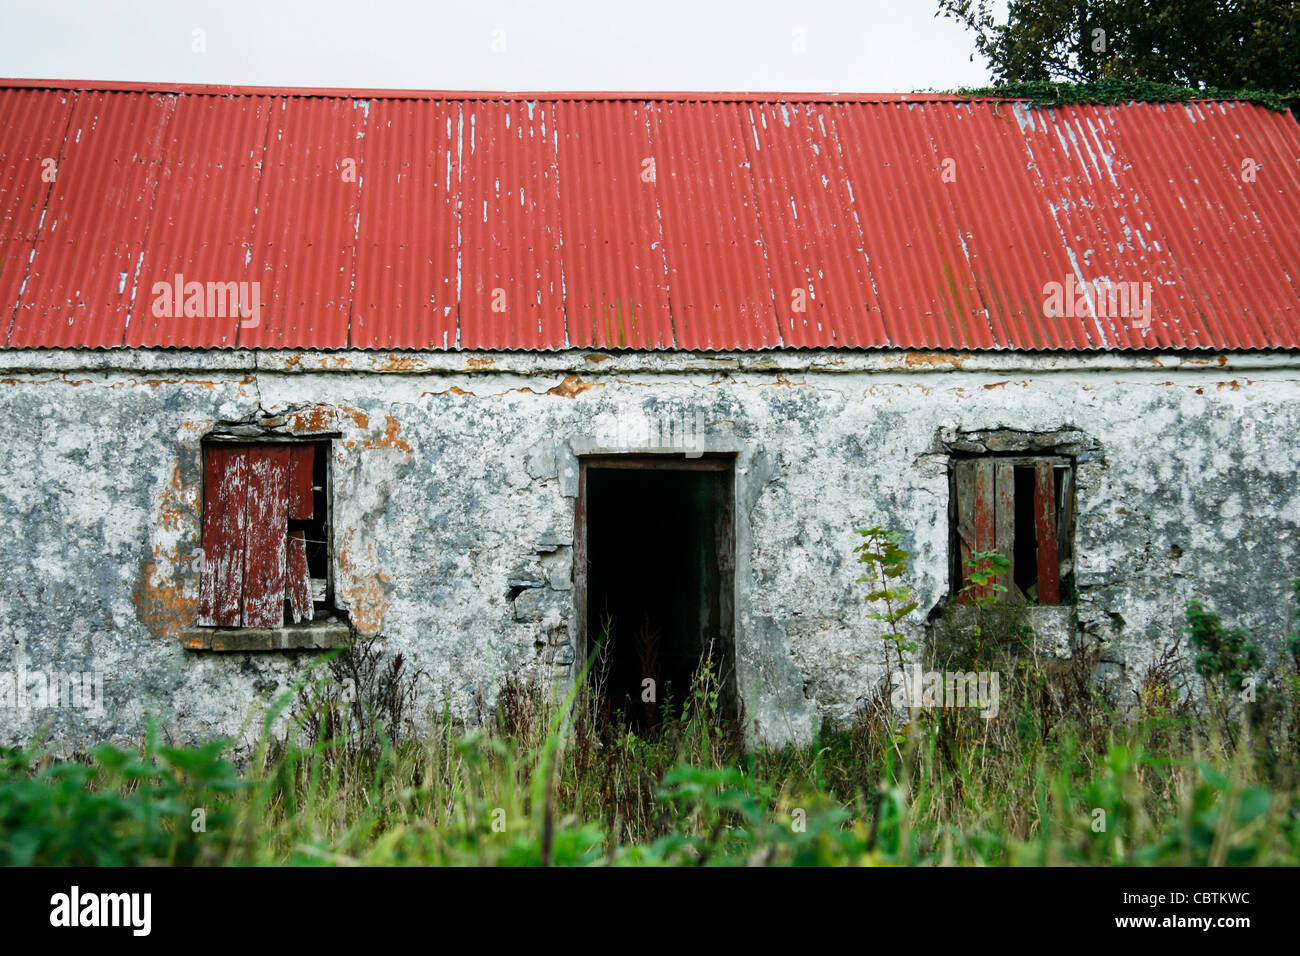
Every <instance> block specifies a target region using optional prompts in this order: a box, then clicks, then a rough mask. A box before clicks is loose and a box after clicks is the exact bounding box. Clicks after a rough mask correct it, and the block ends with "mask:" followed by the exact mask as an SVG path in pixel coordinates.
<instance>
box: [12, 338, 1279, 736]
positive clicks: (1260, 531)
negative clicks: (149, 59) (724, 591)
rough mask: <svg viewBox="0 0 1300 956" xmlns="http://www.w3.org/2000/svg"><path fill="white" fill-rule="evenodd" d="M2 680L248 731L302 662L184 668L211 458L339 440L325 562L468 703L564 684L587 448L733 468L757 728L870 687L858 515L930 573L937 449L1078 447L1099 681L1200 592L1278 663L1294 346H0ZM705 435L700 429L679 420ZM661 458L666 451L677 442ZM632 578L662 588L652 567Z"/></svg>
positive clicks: (55, 728)
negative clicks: (1001, 349)
mask: <svg viewBox="0 0 1300 956" xmlns="http://www.w3.org/2000/svg"><path fill="white" fill-rule="evenodd" d="M0 415H3V418H2V420H3V421H4V423H5V425H4V428H3V432H0V434H2V435H3V456H2V459H0V460H2V463H0V469H3V481H0V527H3V542H4V544H3V554H4V557H5V559H6V560H5V567H6V573H5V574H4V576H3V578H0V625H2V626H3V633H4V638H5V639H4V641H3V647H0V671H4V670H7V669H12V668H14V667H15V666H16V662H17V661H18V655H21V656H22V659H23V660H24V661H25V666H26V667H27V668H28V669H32V668H45V669H47V670H60V671H69V670H77V671H98V672H102V674H103V675H104V695H105V701H104V713H103V715H102V716H98V717H92V716H90V715H88V714H87V713H84V712H81V711H78V710H77V709H75V708H58V709H32V710H27V711H23V710H19V709H12V708H2V707H0V731H2V733H0V736H2V737H3V739H4V742H5V743H10V744H16V743H22V742H26V741H28V740H30V739H31V738H32V737H33V736H34V735H36V734H37V732H38V731H42V730H44V731H46V732H48V736H49V739H50V740H51V741H52V742H54V743H55V744H56V745H57V746H58V747H60V748H64V749H67V750H78V749H84V748H85V747H86V746H88V745H90V744H93V743H95V742H99V741H102V740H110V739H116V740H119V741H123V742H125V741H130V740H135V739H138V738H139V736H140V735H141V734H142V732H143V728H144V726H145V723H146V716H147V715H148V714H150V713H156V714H158V715H159V716H160V718H161V721H162V724H163V726H164V728H166V729H167V731H168V732H169V733H170V734H171V735H172V736H173V737H175V738H176V739H182V740H194V739H203V738H211V737H216V736H231V737H237V738H241V739H244V740H247V739H248V738H249V735H251V734H252V733H255V732H256V729H257V727H258V722H257V721H256V720H255V719H253V720H250V715H251V714H252V713H253V712H254V709H255V706H256V705H257V703H258V702H259V701H263V700H267V699H269V698H270V697H272V696H274V695H276V694H277V693H280V692H283V691H284V690H286V689H287V688H288V687H289V686H290V685H291V684H292V682H293V681H294V680H295V679H296V678H298V677H300V676H301V675H302V674H303V673H304V672H305V670H306V668H307V667H308V666H309V665H310V663H311V662H312V661H313V660H315V659H316V658H317V657H318V653H317V652H311V651H299V652H287V653H281V652H271V653H227V654H217V653H210V652H203V651H193V650H186V649H185V648H184V647H183V646H182V644H181V640H180V637H179V635H180V632H181V630H182V628H185V627H188V626H191V625H193V623H194V617H195V613H196V607H197V600H198V579H199V578H198V574H199V561H200V551H199V533H198V529H199V520H200V502H201V478H202V476H201V443H202V441H203V439H204V437H205V436H206V435H208V434H209V433H211V432H212V430H213V429H214V428H215V427H218V426H225V427H230V426H231V425H232V423H240V422H244V423H262V424H264V425H266V426H267V427H269V428H270V429H272V430H276V429H278V430H281V431H284V432H289V433H294V434H299V435H311V434H327V435H331V436H335V437H333V438H332V442H333V458H332V463H331V467H332V475H333V506H334V514H333V524H334V536H335V543H334V554H335V567H334V574H335V580H336V589H337V593H338V596H339V601H340V603H341V604H342V605H343V606H344V607H345V608H346V609H347V611H348V614H349V615H350V617H351V620H352V621H353V623H354V624H355V625H356V627H357V629H358V630H359V631H361V632H363V633H368V634H382V635H383V636H384V639H385V642H386V644H387V646H388V647H389V648H390V649H392V650H400V651H401V652H402V653H403V654H405V655H406V657H407V659H408V660H409V661H410V662H411V663H412V664H413V665H414V666H415V667H418V668H420V669H421V670H422V671H423V672H424V678H423V683H422V688H423V689H422V699H423V702H424V703H425V704H427V705H429V706H441V705H442V704H444V703H445V704H446V705H448V706H450V707H451V708H452V709H453V710H454V711H455V712H457V713H459V714H461V715H464V716H470V715H472V714H474V713H477V712H479V711H480V710H481V709H482V708H484V707H490V706H491V704H492V701H493V699H494V695H495V691H496V688H497V687H498V686H499V685H500V683H501V681H502V680H504V679H505V678H506V677H508V676H510V675H511V674H514V673H519V672H521V671H523V670H527V669H530V668H533V669H538V670H541V671H543V672H545V673H549V674H554V675H556V676H557V677H559V678H560V679H561V681H563V680H564V679H566V678H570V677H571V676H572V674H573V672H574V671H575V670H576V667H577V665H578V663H580V662H574V657H575V654H574V646H575V644H574V635H575V630H574V629H575V626H576V622H575V621H574V620H573V615H572V611H571V609H572V600H573V597H572V595H573V576H572V556H573V534H574V527H573V521H574V496H575V495H576V493H577V472H578V468H577V462H578V458H577V456H578V455H581V454H586V453H594V452H602V451H604V452H611V451H626V452H637V451H656V452H663V451H670V452H671V451H674V450H675V451H676V452H678V453H680V452H682V451H683V450H685V449H683V448H676V449H673V448H668V449H665V448H662V447H658V446H656V444H655V440H656V439H655V438H654V437H653V436H655V435H657V434H667V433H669V432H670V431H671V430H672V428H673V425H674V423H677V424H680V423H683V422H684V423H686V424H687V428H686V429H684V430H683V429H682V428H680V427H678V428H677V429H676V431H675V432H673V434H675V435H676V436H679V437H680V436H682V435H685V437H686V439H688V440H689V443H690V445H691V450H699V449H701V448H703V449H705V450H715V451H724V452H731V453H734V454H735V455H736V471H737V482H736V488H737V496H736V500H737V516H736V517H737V521H736V537H737V541H736V544H737V548H736V558H737V568H736V588H737V594H736V602H735V604H736V609H737V621H736V642H737V648H736V650H737V670H738V683H739V690H740V694H741V697H742V699H743V700H744V702H745V706H746V712H747V717H748V720H749V727H748V730H749V733H750V734H751V739H753V740H756V741H757V740H765V741H767V742H769V743H780V742H783V741H787V740H798V741H807V740H809V739H810V738H811V737H812V735H813V734H814V733H815V731H816V728H817V726H818V725H819V724H820V723H821V722H823V721H826V720H830V721H843V720H845V719H847V718H848V717H849V716H850V715H851V714H852V712H853V710H854V708H855V706H856V704H857V701H858V700H859V699H860V698H862V697H864V696H865V695H867V694H869V693H870V692H871V691H872V690H873V688H874V687H875V686H876V685H878V684H879V682H880V681H881V680H882V678H883V676H884V663H883V662H884V654H883V650H882V647H881V642H880V641H879V640H878V639H877V635H878V633H879V627H880V625H879V624H878V623H876V622H873V621H870V620H868V619H867V618H866V617H865V613H864V612H865V610H866V608H865V607H864V605H863V600H862V595H863V593H864V590H863V587H862V586H861V585H858V584H855V583H854V582H855V580H856V578H857V577H858V576H859V573H860V571H859V565H858V564H857V563H856V561H855V556H854V554H853V548H854V546H855V545H856V544H857V543H858V541H859V540H860V539H859V538H858V537H857V536H856V535H855V534H854V529H855V528H858V527H862V526H866V525H872V524H882V525H887V526H891V527H895V528H899V529H902V530H904V531H905V532H906V534H907V542H908V543H907V547H908V550H909V551H911V552H912V561H913V564H912V567H911V569H910V571H909V574H908V582H909V583H910V584H911V586H912V587H913V589H914V590H915V591H916V593H917V595H918V598H919V600H920V602H921V608H920V610H919V611H918V612H917V613H916V614H914V615H913V617H912V619H911V621H910V622H909V625H908V626H909V627H910V628H911V629H912V630H913V632H914V633H915V635H916V636H917V637H918V638H919V637H920V636H921V634H922V631H921V628H922V625H923V621H924V617H925V612H926V611H928V610H929V609H930V608H932V607H934V606H935V605H936V604H937V603H938V602H939V601H940V600H942V599H943V597H944V596H945V593H946V591H947V587H948V581H947V548H948V527H947V521H948V518H947V496H948V480H947V454H946V452H945V451H944V450H943V447H942V443H943V439H944V436H945V435H947V436H948V437H949V438H951V437H952V436H953V435H955V434H957V433H958V432H961V431H973V430H980V429H996V428H1010V429H1019V430H1024V431H1030V432H1035V431H1042V432H1047V431H1058V430H1061V429H1074V430H1077V431H1078V432H1079V433H1080V434H1081V435H1082V436H1085V438H1086V440H1087V441H1088V442H1089V443H1091V444H1090V447H1091V448H1093V449H1094V452H1092V453H1090V454H1088V455H1085V456H1082V457H1081V460H1080V461H1079V463H1078V466H1077V495H1078V499H1077V500H1078V532H1077V539H1076V546H1075V553H1076V557H1077V583H1078V586H1079V606H1078V621H1079V630H1080V632H1081V636H1082V638H1083V639H1086V640H1090V641H1095V642H1098V643H1099V645H1100V647H1101V650H1102V654H1103V660H1105V661H1106V662H1108V664H1109V666H1110V667H1111V668H1112V670H1113V672H1114V676H1115V677H1116V679H1117V680H1118V681H1119V682H1120V684H1121V687H1122V688H1123V687H1127V686H1129V685H1131V684H1132V683H1133V682H1134V681H1135V680H1137V679H1138V678H1139V677H1140V675H1141V670H1142V667H1143V666H1144V664H1145V662H1147V661H1149V660H1150V659H1151V658H1152V657H1153V656H1154V655H1155V654H1156V653H1157V652H1158V651H1159V649H1160V648H1162V647H1163V646H1164V645H1165V644H1167V643H1169V642H1171V641H1172V640H1173V639H1174V638H1175V637H1176V636H1177V632H1178V630H1179V628H1180V626H1181V615H1182V611H1183V606H1184V603H1185V601H1186V600H1187V599H1188V598H1189V597H1191V596H1192V595H1193V594H1199V595H1202V596H1204V597H1205V598H1207V599H1208V600H1210V601H1211V602H1212V603H1214V604H1215V605H1216V606H1217V607H1218V608H1219V609H1220V610H1222V611H1223V612H1224V614H1225V617H1227V618H1228V619H1229V620H1231V621H1233V622H1235V623H1240V624H1243V625H1245V626H1247V627H1248V628H1250V629H1251V630H1252V632H1253V633H1254V634H1255V635H1256V637H1257V639H1259V640H1260V641H1261V643H1263V644H1264V645H1265V647H1266V648H1267V650H1268V654H1269V655H1275V654H1276V652H1277V648H1278V646H1279V642H1280V637H1281V635H1282V633H1283V631H1284V628H1285V625H1286V617H1287V613H1288V610H1287V598H1286V594H1287V588H1286V582H1287V579H1288V578H1289V577H1291V576H1295V575H1297V574H1300V548H1298V546H1297V543H1298V541H1300V538H1298V537H1297V535H1298V534H1300V488H1297V485H1296V481H1295V477H1296V472H1297V457H1298V454H1300V441H1298V437H1297V436H1300V356H1297V355H1294V354H1271V355H1260V354H1237V355H1232V354H1230V355H1209V354H1207V355H1190V356H1189V355H1182V356H1178V355H1160V354H1147V355H1135V354H1124V355H1120V354H1099V355H1066V354H1060V353H1056V354H1047V355H1036V354H1026V353H990V354H977V355H972V354H970V353H954V354H948V353H916V352H893V351H882V352H868V353H835V352H820V353H819V352H785V351H783V352H765V353H746V354H707V355H694V354H688V353H656V354H632V353H629V354H618V355H606V354H603V353H591V352H565V353H549V354H527V353H477V354H458V353H441V354H435V355H429V354H423V353H421V354H416V353H361V352H347V353H308V352H282V353H260V354H258V353H251V352H215V353H198V352H168V351H125V350H119V351H60V352H54V351H42V352H7V353H3V354H0ZM696 423H698V427H696ZM673 441H674V442H676V441H678V438H674V439H673ZM647 586H648V587H652V586H653V582H647Z"/></svg>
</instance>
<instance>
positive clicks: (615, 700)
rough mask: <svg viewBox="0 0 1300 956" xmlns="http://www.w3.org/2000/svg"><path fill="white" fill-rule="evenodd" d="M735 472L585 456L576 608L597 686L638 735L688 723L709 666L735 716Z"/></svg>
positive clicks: (707, 462)
mask: <svg viewBox="0 0 1300 956" xmlns="http://www.w3.org/2000/svg"><path fill="white" fill-rule="evenodd" d="M733 473H734V469H733V459H732V458H731V457H730V456H725V457H722V456H719V457H700V458H695V459H686V458H673V459H662V458H658V459H657V458H652V457H619V458H593V459H584V460H583V463H582V474H581V479H580V482H581V492H580V498H579V515H578V517H579V521H578V549H579V558H580V560H579V562H578V568H579V574H578V582H577V584H578V592H579V593H578V600H579V604H580V607H582V609H583V610H582V613H583V618H584V625H585V628H584V642H583V643H584V651H585V652H586V653H591V652H592V651H596V652H597V656H596V661H595V665H594V666H593V668H592V670H591V672H590V675H589V678H588V680H589V682H590V684H591V686H592V687H593V688H594V689H596V690H597V692H598V693H599V694H600V695H601V697H602V703H603V705H605V707H606V708H607V710H608V712H609V713H610V714H611V715H612V716H614V717H621V718H622V719H623V720H625V721H626V722H627V723H628V725H629V726H630V727H631V728H633V729H635V730H639V731H647V730H652V729H653V728H654V727H655V726H656V725H658V724H659V723H660V722H661V721H662V720H664V719H667V718H669V717H673V716H677V715H679V714H680V711H681V705H682V702H683V700H684V698H685V697H686V695H687V693H688V692H689V690H690V687H691V682H692V679H693V678H694V676H695V674H696V672H697V670H698V669H699V668H700V666H701V664H702V663H703V662H704V661H705V660H706V659H710V660H711V662H712V665H713V670H714V673H715V674H716V675H717V677H718V679H719V683H720V687H721V689H722V693H721V696H720V699H719V700H720V703H721V705H722V707H723V708H724V710H725V712H726V715H727V716H734V714H735V692H734V686H735V680H734V664H733V661H734V650H733V631H734V609H735V604H734V597H733V594H734V573H733V567H734V560H733V553H734V541H733V538H734V532H733V529H734V526H735V522H734V518H733V515H734V507H733V483H734V479H733ZM647 682H650V683H647ZM648 698H652V699H648Z"/></svg>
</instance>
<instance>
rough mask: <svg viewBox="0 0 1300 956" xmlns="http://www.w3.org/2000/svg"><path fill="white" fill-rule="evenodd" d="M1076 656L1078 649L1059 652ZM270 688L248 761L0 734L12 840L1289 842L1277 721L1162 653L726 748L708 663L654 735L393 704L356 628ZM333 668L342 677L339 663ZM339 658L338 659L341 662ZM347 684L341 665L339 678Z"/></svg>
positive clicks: (568, 861) (534, 703)
mask: <svg viewBox="0 0 1300 956" xmlns="http://www.w3.org/2000/svg"><path fill="white" fill-rule="evenodd" d="M1086 664H1087V662H1086V661H1085V662H1081V663H1080V665H1079V668H1083V667H1085V666H1086ZM330 670H331V673H329V674H328V675H326V676H322V677H321V678H319V679H318V680H316V681H315V682H314V683H312V684H310V685H307V686H305V687H303V688H302V689H301V690H300V691H299V692H298V693H296V694H294V695H286V696H285V697H283V698H281V699H280V700H279V701H277V702H276V703H275V704H274V705H273V706H272V707H271V708H270V710H269V712H268V713H267V714H266V715H264V718H263V728H264V730H263V733H262V735H261V739H260V743H259V744H258V746H257V747H256V748H255V750H254V751H253V753H252V754H251V756H249V757H248V758H247V759H246V761H245V762H244V765H243V766H242V770H240V771H239V772H236V770H235V767H234V766H233V765H232V763H231V762H230V760H229V759H227V758H225V757H223V756H222V749H221V748H222V745H221V744H211V745H208V746H205V747H199V748H166V747H161V746H158V744H157V742H156V740H155V737H154V735H153V734H152V733H151V734H150V735H149V739H148V740H146V741H145V742H144V744H143V746H142V747H141V749H140V751H139V752H138V753H124V752H122V751H120V750H118V749H115V748H112V747H103V748H99V749H98V750H96V751H95V752H94V753H93V754H92V755H91V757H90V759H89V760H88V762H86V763H59V762H55V761H51V760H49V759H46V758H41V757H39V756H38V755H37V754H35V753H33V752H29V751H14V752H11V753H9V754H8V756H7V758H6V759H5V761H4V765H3V779H0V862H3V863H6V864H15V863H38V864H92V865H95V864H119V863H164V864H341V865H346V864H494V865H517V864H523V865H537V864H543V865H547V864H553V865H574V864H577V865H584V864H596V865H604V864H613V865H625V864H645V865H702V864H706V865H742V864H757V865H767V864H771V865H783V864H923V865H928V864H943V865H947V864H971V865H990V864H993V865H997V864H1030V865H1036V864H1070V863H1078V864H1119V865H1146V864H1161V865H1185V864H1197V865H1205V864H1243V863H1256V864H1295V863H1296V862H1298V861H1300V791H1298V790H1297V783H1296V749H1295V739H1294V737H1293V736H1292V733H1293V731H1294V727H1295V721H1294V720H1293V719H1292V716H1291V713H1290V711H1285V712H1284V711H1282V710H1279V711H1277V712H1276V713H1274V714H1273V715H1272V716H1270V717H1267V719H1264V718H1259V719H1256V720H1255V722H1254V724H1253V725H1252V724H1251V723H1250V722H1249V721H1246V720H1245V719H1244V718H1243V720H1242V722H1241V723H1239V724H1236V725H1232V726H1231V727H1230V728H1229V729H1230V730H1231V733H1226V732H1224V729H1223V727H1222V726H1221V722H1220V721H1218V720H1210V719H1207V718H1206V717H1205V716H1203V715H1201V714H1200V713H1198V712H1197V710H1196V709H1195V708H1194V707H1193V706H1192V705H1191V704H1190V703H1188V701H1187V699H1186V696H1185V694H1184V693H1181V692H1180V690H1179V688H1178V687H1177V686H1176V683H1177V673H1176V668H1175V667H1174V666H1173V665H1172V664H1171V663H1170V660H1169V659H1168V657H1166V658H1164V659H1163V662H1162V661H1157V664H1156V665H1154V666H1153V667H1152V669H1151V671H1150V672H1149V673H1148V675H1147V680H1146V681H1144V683H1143V689H1142V693H1141V695H1140V704H1139V707H1138V713H1137V714H1136V715H1135V716H1134V717H1133V718H1132V719H1127V720H1126V719H1122V718H1121V717H1120V716H1119V715H1117V714H1115V713H1114V712H1113V703H1114V702H1113V701H1110V700H1108V699H1107V698H1106V697H1105V695H1104V694H1103V693H1102V692H1101V691H1099V690H1098V689H1097V688H1096V687H1094V686H1093V684H1092V682H1091V681H1090V680H1088V679H1087V675H1086V674H1084V673H1082V671H1081V670H1080V672H1079V673H1053V674H1051V675H1050V676H1049V675H1047V674H1045V673H1044V672H1043V671H1042V670H1041V669H1040V668H1038V667H1037V666H1036V665H1035V664H1034V663H1033V662H1029V663H1026V664H1025V665H1024V666H1022V667H1020V668H1019V669H1018V670H1017V672H1016V674H1014V675H1008V677H1007V678H1005V679H1004V683H1003V688H1002V702H1003V703H1002V707H1001V712H1000V714H999V716H998V717H997V718H996V719H994V720H990V721H985V720H983V719H981V718H980V717H979V716H978V715H977V714H976V712H975V711H974V710H964V709H953V708H949V709H934V710H927V709H921V710H920V711H919V712H918V713H917V716H916V717H915V719H914V720H913V721H912V722H911V723H910V724H902V723H901V721H902V718H901V716H896V708H894V707H892V706H891V705H890V702H889V695H888V693H887V692H886V691H885V689H884V688H882V689H881V690H880V692H879V693H878V694H876V695H875V697H873V698H872V699H871V700H870V701H868V702H867V703H866V704H865V705H864V707H863V708H862V710H861V711H860V713H859V715H858V719H857V720H856V722H855V723H854V725H853V726H852V727H851V728H850V729H847V730H841V731H837V732H826V733H823V734H822V735H821V737H820V739H819V740H818V741H817V743H816V744H815V745H814V746H811V747H808V748H803V749H800V748H786V749H784V750H767V751H757V752H749V753H746V752H745V751H744V750H743V748H742V747H741V740H740V737H741V734H740V719H739V718H736V717H732V718H730V719H728V718H727V717H726V715H724V714H723V713H722V705H721V704H720V703H719V701H720V699H721V697H720V695H719V694H718V688H717V682H716V677H715V676H714V674H713V673H712V671H711V670H709V669H705V670H704V671H703V672H702V673H701V674H700V675H698V676H697V680H696V683H695V685H694V687H693V688H692V690H691V692H690V697H689V700H688V701H686V702H685V706H684V707H682V708H681V709H680V711H678V712H677V715H676V716H673V717H671V718H665V719H664V720H662V721H661V722H660V724H659V726H658V727H657V728H656V731H655V733H654V734H652V735H642V736H638V735H636V734H633V733H631V732H629V731H627V730H626V725H625V724H622V723H620V721H619V720H618V719H617V715H614V716H612V717H611V716H610V715H607V714H604V713H602V712H601V711H600V710H599V709H598V708H595V707H593V706H592V703H593V698H592V697H591V696H590V695H586V694H578V693H574V694H571V695H569V697H567V698H566V699H563V700H561V699H557V697H556V695H555V694H554V693H552V692H550V691H549V690H548V689H547V688H545V687H544V686H543V685H540V684H537V683H511V684H507V685H506V687H505V688H504V689H503V691H502V694H501V696H500V699H499V701H498V706H497V708H496V712H495V715H494V717H493V718H491V719H490V720H489V721H488V722H487V726H486V727H479V728H471V727H467V726H462V725H461V724H460V723H458V722H457V721H456V720H454V719H453V718H452V717H451V715H450V714H447V713H443V714H441V715H431V716H429V717H427V718H426V719H424V720H423V721H422V722H420V723H418V724H413V723H412V721H411V719H410V714H409V701H410V699H411V698H410V697H409V696H408V692H409V689H410V682H411V681H412V680H413V679H414V677H415V675H412V674H409V673H404V672H403V668H402V667H401V665H400V662H398V663H397V666H394V662H393V661H387V662H385V661H382V660H381V659H380V658H379V656H377V654H376V652H375V649H374V648H373V647H371V648H366V647H361V648H357V649H354V650H353V651H351V652H349V653H348V654H345V655H343V656H342V657H341V658H339V659H337V660H335V661H333V662H331V667H330ZM348 674H351V675H353V676H352V684H351V685H347V684H346V683H345V681H346V680H347V677H346V675H348ZM341 675H342V677H341ZM345 688H346V690H345Z"/></svg>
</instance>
